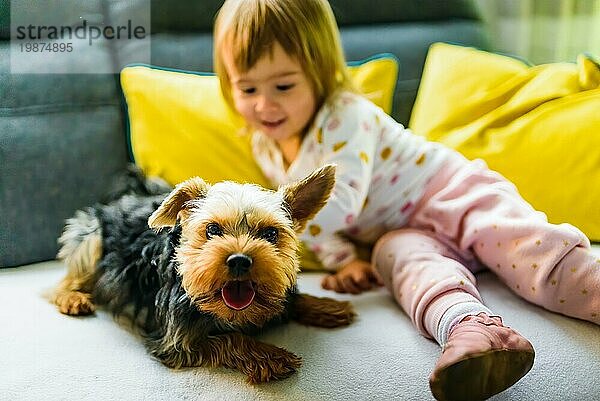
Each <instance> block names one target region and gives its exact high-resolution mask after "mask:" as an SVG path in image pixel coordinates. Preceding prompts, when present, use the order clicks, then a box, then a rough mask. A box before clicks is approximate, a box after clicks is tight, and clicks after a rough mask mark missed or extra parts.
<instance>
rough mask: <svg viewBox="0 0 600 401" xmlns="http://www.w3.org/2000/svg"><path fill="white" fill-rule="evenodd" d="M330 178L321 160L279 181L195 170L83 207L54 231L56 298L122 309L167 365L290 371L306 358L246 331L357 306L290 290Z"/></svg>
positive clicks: (256, 374)
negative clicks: (214, 177) (219, 178)
mask: <svg viewBox="0 0 600 401" xmlns="http://www.w3.org/2000/svg"><path fill="white" fill-rule="evenodd" d="M334 177H335V167H334V166H325V167H323V168H321V169H319V170H316V171H315V172H313V173H312V174H311V175H309V176H308V177H306V178H305V179H303V180H300V181H297V182H295V183H291V184H288V185H285V186H281V187H280V188H279V189H278V190H277V191H270V190H266V189H263V188H261V187H259V186H257V185H252V184H237V183H233V182H221V183H217V184H214V185H209V184H207V183H205V182H204V181H203V180H202V179H200V178H197V177H196V178H192V179H189V180H187V181H185V182H183V183H181V184H179V185H177V186H176V187H175V188H174V189H173V190H172V191H171V192H170V193H169V194H168V195H166V193H163V194H162V195H154V196H151V195H139V194H137V195H125V196H122V197H120V198H119V199H118V200H116V201H114V202H112V203H109V204H106V205H96V206H93V207H89V208H86V209H84V210H80V211H78V212H77V213H76V214H75V217H73V218H71V219H69V220H67V224H66V226H65V229H64V232H63V234H62V236H61V238H60V239H59V243H60V244H61V249H60V251H59V254H58V257H59V258H60V259H63V260H64V261H65V263H66V265H67V275H66V277H65V278H64V279H63V280H62V281H61V283H60V284H59V285H58V286H57V288H56V289H55V291H54V292H53V294H52V296H51V298H52V302H53V303H54V304H56V305H57V307H58V309H59V310H60V312H62V313H64V314H67V315H88V314H92V313H94V311H95V309H96V305H97V306H102V307H104V308H106V309H107V310H109V311H112V312H113V313H114V314H115V315H116V316H122V317H126V318H129V319H130V321H131V322H132V323H133V325H134V327H135V328H137V329H138V330H139V332H140V334H141V335H142V337H143V339H144V341H145V345H146V347H147V349H148V351H149V353H150V354H151V355H153V356H154V357H156V358H157V359H158V360H160V361H161V362H162V363H164V364H165V365H167V366H169V367H172V368H181V367H192V366H212V367H217V366H223V367H227V368H233V369H237V370H239V371H241V372H242V373H244V374H246V375H247V378H248V382H250V383H261V382H268V381H271V380H278V379H282V378H285V377H288V376H289V375H291V374H293V373H294V372H295V371H296V369H298V368H299V367H300V364H301V358H300V357H298V356H296V355H294V354H293V353H291V352H289V351H286V350H285V349H282V348H279V347H276V346H274V345H271V344H267V343H263V342H260V341H258V340H256V339H255V338H253V337H252V336H251V335H252V334H256V333H257V332H260V330H261V329H263V328H265V327H267V326H271V325H273V324H276V323H283V322H286V321H288V320H289V319H294V320H296V321H298V322H300V323H302V324H307V325H313V326H320V327H338V326H345V325H348V324H350V323H351V322H352V320H353V318H354V316H355V315H354V312H353V310H352V307H351V305H350V304H349V303H348V302H340V301H336V300H334V299H330V298H317V297H313V296H310V295H307V294H300V293H298V292H297V288H296V279H297V273H298V271H299V258H298V247H299V242H298V234H299V233H300V232H302V230H303V229H304V227H305V226H306V223H307V222H308V221H309V220H310V219H311V218H312V217H314V215H315V214H316V213H317V212H318V211H319V210H320V209H321V208H322V207H323V206H324V205H325V203H326V202H327V199H328V197H329V195H330V193H331V190H332V187H333V184H334V180H335V178H334ZM165 195H166V197H165Z"/></svg>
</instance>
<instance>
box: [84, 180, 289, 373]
mask: <svg viewBox="0 0 600 401" xmlns="http://www.w3.org/2000/svg"><path fill="white" fill-rule="evenodd" d="M138 179H139V177H134V176H132V177H131V180H138ZM134 183H135V182H134ZM136 187H137V188H145V187H143V186H138V185H137V184H136ZM165 196H166V194H161V195H146V194H144V195H133V194H127V195H124V196H122V197H121V198H119V199H117V200H116V201H113V202H111V203H109V204H108V205H96V206H94V207H90V208H87V209H86V213H87V214H88V218H90V217H91V218H95V219H97V221H98V223H99V227H100V229H101V232H102V249H103V255H102V258H101V259H100V262H99V263H98V266H97V268H96V273H95V274H96V277H95V281H96V283H97V284H96V285H95V286H94V290H93V293H92V295H93V299H94V302H95V303H96V304H97V305H99V306H104V307H105V308H106V309H107V310H109V311H111V312H112V313H114V314H115V315H117V316H125V317H126V318H128V319H131V321H132V322H134V323H135V326H136V328H137V329H139V332H140V334H141V335H142V336H143V337H144V338H145V342H146V346H147V348H148V349H149V351H150V352H151V354H152V355H154V356H155V357H157V358H158V359H160V360H162V361H163V362H165V363H167V364H170V363H169V360H170V358H171V357H172V356H170V355H164V354H163V352H162V351H163V350H165V349H170V348H172V347H165V343H173V340H174V338H173V335H174V334H175V333H186V336H189V335H190V334H192V335H193V336H195V337H197V339H198V340H200V339H202V338H205V337H208V336H212V335H217V334H223V333H227V332H232V331H239V332H242V333H245V334H256V333H257V332H259V331H260V330H262V329H264V328H266V327H269V326H271V325H273V324H276V323H282V322H285V321H287V320H289V318H290V317H291V313H292V310H291V305H292V302H293V298H294V296H295V294H296V293H297V292H296V288H295V287H293V288H291V289H290V290H289V291H288V297H287V299H288V302H287V304H286V307H285V311H284V313H283V314H281V315H280V316H277V317H276V318H274V319H272V320H271V321H270V322H268V323H267V324H266V325H265V326H263V327H257V326H253V325H246V326H244V327H232V326H231V325H230V324H229V323H228V322H224V321H219V319H218V318H216V317H215V316H213V315H211V314H209V313H205V312H200V311H199V310H198V309H197V308H196V307H195V306H194V305H193V304H192V302H191V300H190V298H189V297H188V295H187V294H186V292H185V291H184V289H183V287H182V283H181V276H180V275H179V274H178V273H177V262H176V260H175V258H174V256H175V249H176V247H177V246H178V244H179V239H180V235H181V227H180V226H179V225H178V224H177V225H175V226H174V227H173V228H172V229H167V230H161V231H160V232H156V231H154V230H151V229H150V228H148V218H149V216H150V215H151V214H152V212H154V210H156V209H157V208H158V206H159V205H160V204H161V202H162V201H163V199H164V198H165ZM185 341H186V342H193V339H190V338H189V337H187V338H186V340H185Z"/></svg>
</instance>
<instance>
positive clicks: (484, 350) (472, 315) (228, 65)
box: [214, 0, 600, 400]
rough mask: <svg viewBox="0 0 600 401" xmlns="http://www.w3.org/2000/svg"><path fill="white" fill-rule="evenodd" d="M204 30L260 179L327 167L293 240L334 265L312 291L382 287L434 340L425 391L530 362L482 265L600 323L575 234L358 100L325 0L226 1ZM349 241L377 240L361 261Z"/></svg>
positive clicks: (510, 373) (473, 382)
mask: <svg viewBox="0 0 600 401" xmlns="http://www.w3.org/2000/svg"><path fill="white" fill-rule="evenodd" d="M214 40H215V46H214V49H215V50H214V52H215V53H214V60H215V70H216V72H217V74H218V76H219V79H220V82H221V87H222V91H223V95H224V96H225V98H226V99H227V101H228V102H229V103H230V105H231V106H232V107H233V108H235V110H237V112H239V114H241V115H242V116H243V118H244V119H245V121H246V123H247V128H248V130H249V131H250V132H251V133H252V148H253V153H254V156H255V158H256V161H257V162H258V164H259V165H260V166H261V168H262V170H263V171H264V173H265V175H266V176H267V178H268V179H270V180H271V182H272V183H273V184H275V185H280V184H285V183H287V182H289V181H291V180H294V179H299V178H302V177H304V176H306V175H308V174H309V173H310V172H312V171H313V170H315V169H316V168H318V167H319V166H322V165H324V164H329V163H331V164H336V165H337V175H336V184H335V188H334V190H333V195H332V197H331V199H330V201H329V203H328V204H327V205H326V206H325V207H324V208H323V209H322V211H321V212H320V213H319V214H318V215H317V216H316V217H315V218H314V220H313V221H311V222H310V223H309V226H308V229H307V230H306V233H305V234H304V237H303V240H304V241H305V243H306V244H308V246H309V247H310V248H311V249H312V250H313V251H314V252H315V253H316V255H317V256H318V257H319V259H320V260H321V262H322V263H323V265H324V266H325V267H326V268H327V269H329V270H331V271H332V272H333V274H332V275H330V276H328V277H326V278H325V279H324V280H323V283H322V285H323V287H324V288H326V289H331V290H334V291H337V292H351V293H359V292H361V291H364V290H368V289H370V288H372V287H373V286H374V285H381V284H385V286H386V287H387V288H389V290H390V291H391V293H392V294H393V295H394V297H395V299H396V301H397V302H398V304H399V305H400V306H401V308H402V309H403V310H404V311H405V312H406V313H407V314H408V315H409V316H410V318H411V319H412V321H413V323H414V325H415V326H416V328H417V329H418V330H419V332H420V333H422V334H423V335H424V336H426V337H429V338H433V339H435V340H436V341H437V342H438V343H439V344H440V345H441V346H442V350H443V351H442V354H441V356H440V358H439V360H438V362H437V364H436V366H435V368H434V370H433V372H432V374H431V376H430V387H431V391H432V393H433V395H434V396H435V397H436V398H437V399H439V400H444V399H485V398H488V397H490V396H492V395H493V394H496V393H498V392H500V391H503V390H505V389H506V388H508V387H510V386H512V385H513V384H514V383H515V382H516V381H518V380H519V379H520V378H521V377H522V376H524V375H525V374H526V373H527V372H528V371H529V369H530V368H531V366H532V364H533V359H534V350H533V347H532V346H531V344H530V343H529V341H527V340H526V339H525V338H523V337H522V336H521V335H520V334H519V333H517V332H516V331H514V330H512V329H511V328H509V327H507V326H505V325H504V324H503V322H502V319H501V318H500V317H499V316H497V315H496V314H494V313H493V312H492V311H490V310H489V309H488V308H487V307H486V306H484V305H483V304H482V301H481V297H480V295H479V293H478V291H477V288H476V287H475V277H474V273H476V272H477V271H478V270H480V269H483V268H489V269H491V270H492V271H493V272H494V273H495V274H496V275H497V276H498V277H499V278H500V279H501V280H502V281H503V282H504V283H505V284H506V285H507V286H509V287H510V288H511V289H512V290H513V291H514V292H515V293H516V294H518V295H520V296H521V297H523V298H524V299H526V300H528V301H530V302H532V303H535V304H537V305H540V306H543V307H544V308H547V309H549V310H552V311H555V312H558V313H562V314H565V315H568V316H573V317H576V318H580V319H585V320H589V321H591V322H594V323H596V324H599V323H600V316H599V313H600V296H599V293H600V289H599V287H600V260H599V259H598V258H597V257H594V256H593V255H592V254H591V253H590V250H589V249H590V243H589V240H588V239H587V238H586V237H585V235H584V234H583V233H582V232H581V231H579V230H578V229H576V228H575V227H573V226H571V225H568V224H561V225H553V224H550V223H548V222H547V219H546V216H545V215H544V214H543V213H541V212H537V211H535V210H534V209H533V208H532V207H531V206H530V205H529V204H528V203H527V202H526V201H524V200H523V199H522V198H521V196H520V195H519V193H518V192H517V190H516V188H515V187H514V185H513V184H511V183H510V182H508V181H507V180H506V179H504V178H503V177H502V176H501V175H499V174H497V173H495V172H493V171H490V170H489V169H487V167H486V165H485V163H483V162H482V161H469V160H467V159H465V158H464V157H462V156H461V155H460V154H458V153H457V152H455V151H454V150H451V149H449V148H447V147H444V146H443V145H441V144H438V143H433V142H428V141H426V140H424V139H423V138H422V137H420V136H416V135H414V134H413V133H411V132H410V131H409V130H407V129H405V128H404V127H403V126H402V125H401V124H399V123H397V122H396V121H394V120H393V119H392V118H391V117H390V116H388V115H387V114H386V113H384V112H383V111H382V110H381V109H380V108H378V107H377V106H375V105H374V104H373V103H371V102H370V101H368V100H367V99H365V98H364V97H362V96H360V94H358V93H357V91H356V90H355V89H354V87H353V85H352V83H351V80H350V78H349V76H348V73H347V70H346V62H345V59H344V55H343V51H342V48H341V44H340V37H339V31H338V28H337V25H336V22H335V18H334V15H333V12H332V10H331V8H330V6H329V3H328V2H327V0H303V1H298V0H227V1H225V3H224V5H223V7H222V8H221V10H220V12H219V14H218V17H217V20H216V23H215V30H214ZM355 243H363V244H367V245H373V246H374V247H373V254H372V258H371V261H367V260H361V259H360V258H359V257H358V256H357V252H356V250H355V245H354V244H355ZM457 378H459V379H458V380H457Z"/></svg>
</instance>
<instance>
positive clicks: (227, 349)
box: [149, 333, 302, 384]
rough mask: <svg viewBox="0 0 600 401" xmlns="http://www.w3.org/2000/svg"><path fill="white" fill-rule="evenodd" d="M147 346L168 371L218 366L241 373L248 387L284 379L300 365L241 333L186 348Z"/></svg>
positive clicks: (288, 354)
mask: <svg viewBox="0 0 600 401" xmlns="http://www.w3.org/2000/svg"><path fill="white" fill-rule="evenodd" d="M154 345H158V344H156V343H154ZM149 347H150V352H151V353H152V354H153V355H154V356H155V357H157V358H158V359H159V360H160V361H161V362H162V363H164V364H165V365H167V366H169V367H171V368H182V367H195V366H210V367H221V366H222V367H227V368H231V369H237V370H239V371H240V372H242V373H244V374H245V375H246V376H247V380H248V382H249V383H251V384H258V383H264V382H268V381H273V380H280V379H284V378H286V377H288V376H290V375H292V374H293V373H294V372H296V370H297V369H298V368H299V367H300V365H301V364H302V359H301V358H300V357H299V356H296V355H294V354H293V353H291V352H289V351H286V350H285V349H283V348H279V347H276V346H274V345H271V344H267V343H263V342H260V341H257V340H255V339H254V338H252V337H249V336H247V335H244V334H241V333H229V334H222V335H218V336H214V337H209V338H208V339H204V340H203V341H196V343H195V345H194V346H192V347H189V348H188V347H183V348H182V347H178V348H177V349H175V348H174V347H172V346H169V348H168V350H164V348H163V349H161V348H162V347H157V348H154V347H153V345H150V344H149ZM186 348H187V349H186Z"/></svg>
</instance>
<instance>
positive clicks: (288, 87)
mask: <svg viewBox="0 0 600 401" xmlns="http://www.w3.org/2000/svg"><path fill="white" fill-rule="evenodd" d="M293 87H294V84H287V85H277V90H280V91H287V90H290V89H292V88H293Z"/></svg>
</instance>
